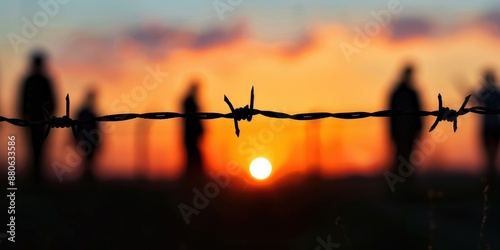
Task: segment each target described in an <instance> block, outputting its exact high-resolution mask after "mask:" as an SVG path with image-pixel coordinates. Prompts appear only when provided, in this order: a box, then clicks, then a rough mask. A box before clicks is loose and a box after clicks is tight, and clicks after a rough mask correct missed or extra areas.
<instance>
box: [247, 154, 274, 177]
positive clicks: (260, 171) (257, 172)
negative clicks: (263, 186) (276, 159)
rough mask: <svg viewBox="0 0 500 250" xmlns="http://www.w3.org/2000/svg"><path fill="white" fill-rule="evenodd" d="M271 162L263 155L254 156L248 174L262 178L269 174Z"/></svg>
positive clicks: (271, 168)
mask: <svg viewBox="0 0 500 250" xmlns="http://www.w3.org/2000/svg"><path fill="white" fill-rule="evenodd" d="M272 170H273V167H272V166H271V162H269V160H267V159H266V158H264V157H259V158H255V159H254V160H253V161H252V163H250V174H251V175H252V176H253V177H254V178H255V179H257V180H264V179H266V178H267V177H269V175H270V174H271V171H272Z"/></svg>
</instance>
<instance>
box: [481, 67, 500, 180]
mask: <svg viewBox="0 0 500 250" xmlns="http://www.w3.org/2000/svg"><path fill="white" fill-rule="evenodd" d="M495 84H496V79H495V75H494V73H493V72H492V71H490V70H488V71H486V73H485V75H484V84H483V87H482V88H481V89H480V90H479V93H478V94H477V95H476V99H477V100H478V101H479V102H480V104H481V105H482V106H483V107H485V108H488V109H500V92H499V90H498V88H497V86H495ZM481 137H482V143H483V146H484V149H485V151H486V160H487V177H488V178H490V180H494V178H495V163H496V160H497V153H498V145H499V142H500V117H499V116H498V115H484V116H482V125H481Z"/></svg>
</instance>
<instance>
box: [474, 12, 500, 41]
mask: <svg viewBox="0 0 500 250" xmlns="http://www.w3.org/2000/svg"><path fill="white" fill-rule="evenodd" d="M478 23H479V24H480V25H481V26H483V27H484V28H486V29H487V30H488V31H490V32H491V34H492V35H495V36H500V11H499V10H496V11H489V12H486V13H484V14H482V15H481V16H480V17H479V18H478Z"/></svg>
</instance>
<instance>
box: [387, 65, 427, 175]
mask: <svg viewBox="0 0 500 250" xmlns="http://www.w3.org/2000/svg"><path fill="white" fill-rule="evenodd" d="M413 71H414V69H413V66H412V65H407V66H406V67H405V68H404V70H403V72H402V75H401V79H400V80H399V82H398V83H397V84H396V87H395V89H394V90H393V92H392V95H391V99H390V109H392V110H408V111H412V110H420V100H419V97H418V94H417V92H416V91H415V89H414V88H413V85H414V83H413V81H414V80H413ZM421 129H422V120H421V118H420V117H419V116H393V117H391V119H390V130H391V139H392V141H393V143H394V146H395V148H396V152H395V153H396V155H395V157H394V159H395V163H394V165H393V168H394V169H393V171H394V172H393V173H398V169H397V167H398V164H399V162H398V161H399V160H400V159H398V158H399V157H403V159H405V160H406V161H408V162H410V154H411V152H412V150H413V144H414V141H415V139H417V137H418V135H419V133H420V131H421Z"/></svg>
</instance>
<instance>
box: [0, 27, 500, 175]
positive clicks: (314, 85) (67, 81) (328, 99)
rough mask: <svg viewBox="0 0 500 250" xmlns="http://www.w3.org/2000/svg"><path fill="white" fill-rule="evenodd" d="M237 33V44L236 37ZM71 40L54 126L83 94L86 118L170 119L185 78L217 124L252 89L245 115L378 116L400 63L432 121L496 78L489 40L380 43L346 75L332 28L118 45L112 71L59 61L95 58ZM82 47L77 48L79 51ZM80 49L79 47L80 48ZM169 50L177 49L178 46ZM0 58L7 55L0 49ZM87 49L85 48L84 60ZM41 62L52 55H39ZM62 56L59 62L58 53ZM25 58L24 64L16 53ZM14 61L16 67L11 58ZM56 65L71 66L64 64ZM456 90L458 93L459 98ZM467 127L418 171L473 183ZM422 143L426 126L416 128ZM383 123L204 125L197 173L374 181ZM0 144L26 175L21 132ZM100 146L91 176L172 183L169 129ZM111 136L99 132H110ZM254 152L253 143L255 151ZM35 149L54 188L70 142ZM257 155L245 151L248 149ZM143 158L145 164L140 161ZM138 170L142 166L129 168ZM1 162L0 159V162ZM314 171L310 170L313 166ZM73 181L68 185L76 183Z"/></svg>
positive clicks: (6, 84)
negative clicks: (254, 171) (310, 174)
mask: <svg viewBox="0 0 500 250" xmlns="http://www.w3.org/2000/svg"><path fill="white" fill-rule="evenodd" d="M242 25H243V28H241V29H243V31H242V33H245V27H244V24H242ZM90 37H91V38H85V35H83V38H78V37H76V38H74V39H72V41H73V42H68V43H67V45H66V47H64V49H60V50H59V51H58V52H55V53H54V54H55V56H54V57H53V60H52V61H51V65H50V68H51V72H52V73H53V76H54V79H55V82H56V84H57V86H56V93H57V95H56V96H57V98H58V101H59V104H60V106H59V107H58V109H57V112H56V114H57V115H58V116H62V115H63V114H64V97H65V95H66V93H69V95H70V97H71V103H72V105H71V108H72V110H71V111H72V115H73V117H74V116H75V112H76V111H77V108H78V107H79V105H80V103H82V100H83V97H84V94H85V91H86V90H87V89H89V88H90V87H91V86H94V87H95V88H96V89H97V90H98V95H97V98H98V103H97V104H98V113H99V114H101V115H103V114H111V113H121V112H123V111H126V110H128V111H126V112H136V113H142V112H148V111H180V102H181V100H182V97H183V95H184V93H185V91H186V88H187V86H188V85H187V83H188V81H189V79H190V78H191V76H192V75H201V76H202V77H203V82H202V87H201V96H200V103H201V109H202V111H213V112H229V108H228V107H227V105H226V104H225V103H224V101H223V96H224V95H227V96H228V98H229V99H230V100H231V101H232V103H233V105H235V107H241V106H244V105H246V104H248V103H249V96H250V89H251V87H252V86H254V87H255V108H257V109H261V110H277V111H284V112H287V113H301V112H312V111H329V112H343V111H375V110H381V109H385V108H387V100H388V96H389V93H390V90H391V88H392V86H393V84H394V82H395V81H396V80H397V77H398V76H399V71H400V70H401V68H402V67H403V63H404V62H406V61H407V60H412V61H413V62H414V63H415V65H416V82H417V84H416V87H417V88H418V90H419V91H420V94H421V100H422V103H423V108H424V109H425V110H435V109H436V108H437V95H438V93H441V94H442V95H443V100H444V104H445V106H449V107H451V108H458V107H459V106H460V104H461V102H462V101H463V98H464V97H465V95H467V94H470V92H471V90H473V89H474V88H475V87H477V86H478V83H479V81H480V80H481V75H482V73H483V70H484V69H485V68H486V67H491V68H493V69H494V70H495V71H496V72H500V67H499V66H500V59H498V55H499V54H500V46H499V45H500V40H499V39H498V38H496V37H494V36H492V35H491V34H489V33H488V31H487V30H486V29H484V30H483V29H480V28H477V27H474V28H467V29H463V30H461V31H460V32H455V33H452V34H447V35H444V36H440V37H426V36H415V37H411V38H406V39H402V40H397V39H391V38H390V37H389V36H388V34H387V33H386V32H385V31H384V30H382V32H381V33H380V34H379V35H378V36H376V37H373V38H371V41H370V43H369V44H368V46H366V47H365V48H362V49H361V52H360V53H359V54H353V55H352V57H351V62H350V63H349V62H348V60H347V59H346V57H345V56H344V54H343V52H342V51H341V50H340V49H339V44H341V43H343V42H345V43H350V44H353V39H354V34H353V32H352V30H351V29H350V28H348V27H344V26H340V25H325V26H317V27H315V28H314V29H311V30H309V31H308V36H307V38H308V40H307V41H305V42H303V43H299V44H293V43H290V44H287V43H273V44H270V43H265V42H261V41H260V42H259V41H258V40H255V39H252V38H251V37H249V36H246V35H238V36H236V37H235V38H233V39H231V40H229V41H228V42H225V43H221V44H215V45H212V46H207V47H203V48H196V49H193V48H178V49H173V50H171V51H170V52H169V53H168V55H165V56H157V57H150V56H146V55H144V48H142V47H141V46H142V45H140V44H137V43H136V42H135V41H133V40H127V39H118V40H116V42H114V43H113V44H114V45H113V49H114V51H108V50H106V51H103V52H102V53H104V55H110V54H111V55H113V56H114V58H115V60H114V61H113V60H111V61H109V62H106V61H100V60H96V61H92V60H91V61H90V62H91V63H83V64H78V63H74V61H71V58H70V59H68V60H63V59H64V57H65V54H64V53H70V52H71V51H75V53H78V52H77V51H76V50H78V46H79V45H81V44H83V43H84V42H85V43H86V44H87V46H88V44H94V43H95V44H94V45H92V46H94V47H93V48H94V49H95V50H96V51H100V50H103V48H102V47H100V46H101V44H100V40H99V39H96V41H94V40H92V36H90ZM79 39H82V40H79ZM85 39H91V40H85ZM179 39H181V38H179ZM1 46H2V50H3V51H9V50H10V45H9V44H5V43H4V44H2V45H1ZM87 49H88V48H87ZM49 51H51V52H52V51H53V50H51V49H50V48H49ZM60 51H63V52H64V53H62V55H61V53H59V52H60ZM25 54H26V53H25ZM23 56H24V55H23ZM19 57H20V56H16V55H14V54H13V53H12V52H7V53H6V54H4V55H3V56H2V57H0V59H1V61H0V66H1V68H0V70H1V71H0V80H1V83H0V84H1V89H2V91H1V94H2V102H1V106H0V112H1V114H2V115H3V116H7V117H17V116H18V115H17V114H16V112H15V109H14V107H15V105H16V103H17V101H18V100H17V98H16V97H15V96H16V94H17V93H18V85H17V83H18V81H19V78H20V76H21V75H22V73H23V72H24V70H25V67H26V65H25V64H26V62H25V60H24V58H19ZM67 57H71V55H68V56H67ZM148 67H149V68H151V69H159V71H161V72H168V75H165V76H163V77H161V82H160V83H159V84H157V86H155V87H153V88H152V89H151V90H146V91H145V92H141V93H146V95H147V96H145V97H144V98H138V99H137V98H136V100H135V101H134V102H133V103H134V105H132V106H131V105H127V104H126V103H125V102H124V101H122V99H121V96H122V95H133V93H136V94H137V93H139V92H134V91H138V88H142V87H141V86H142V84H143V81H144V78H145V77H146V76H148V70H147V68H148ZM457 86H467V88H468V89H459V88H458V87H457ZM478 118H479V116H477V115H472V114H471V115H467V116H465V117H464V118H463V119H462V120H460V122H459V129H458V131H457V132H456V133H453V129H452V124H451V123H446V122H444V123H441V124H439V126H438V129H440V132H439V133H443V137H445V138H446V139H445V141H444V142H442V143H436V145H435V150H433V152H432V153H431V154H429V155H428V156H427V157H425V160H424V161H423V163H422V166H419V169H421V170H422V171H429V170H430V167H431V166H435V165H439V166H440V167H441V169H442V170H457V171H465V172H477V171H479V170H481V169H482V165H483V160H482V151H481V148H480V144H479V142H478V137H477V135H478V134H479V130H478V124H479V119H478ZM424 121H425V123H424V124H425V127H424V132H423V138H430V137H429V136H430V134H429V133H427V132H426V131H427V130H428V128H429V127H430V125H431V124H432V122H433V118H425V120H424ZM387 122H388V121H387V120H386V119H381V118H368V119H362V120H338V119H325V120H320V121H315V122H313V121H292V120H272V119H269V118H265V117H261V116H257V117H254V120H252V122H251V123H248V122H246V121H242V122H240V129H241V134H240V137H239V138H237V137H236V136H235V134H234V127H233V121H232V120H230V119H219V120H207V121H204V125H205V129H206V132H207V133H206V134H205V136H204V138H203V153H204V157H205V159H206V165H207V168H208V169H209V170H215V171H222V170H224V169H225V167H226V165H227V164H229V163H231V162H235V163H237V164H239V165H240V166H241V167H242V168H244V172H243V174H248V165H249V163H250V161H251V160H252V159H253V158H254V157H258V156H263V157H267V158H268V159H269V160H270V161H271V162H272V164H273V167H274V172H273V173H272V175H271V178H273V176H277V175H281V174H286V173H290V172H307V171H312V169H314V170H318V171H320V172H321V173H323V174H324V175H326V176H331V177H338V176H348V175H353V174H356V175H358V174H361V175H374V174H380V173H381V172H382V171H384V170H385V169H386V168H387V166H388V164H389V162H390V157H391V156H390V154H391V152H392V151H391V145H390V143H389V138H388V134H387V127H386V125H387ZM137 124H147V125H148V126H150V132H149V134H145V135H141V136H142V138H141V139H140V140H145V138H144V137H147V140H149V144H148V145H149V149H150V152H149V154H148V155H138V154H139V153H138V150H137V148H136V146H135V145H136V144H137V143H136V142H137V136H136V132H135V131H136V126H137ZM0 126H1V129H0V138H2V139H1V143H5V144H4V145H6V141H7V135H16V136H17V137H18V150H17V153H18V165H19V166H20V167H22V166H23V165H25V164H26V163H27V158H26V157H27V156H28V151H27V149H26V148H25V147H24V145H26V142H25V141H24V137H23V133H22V130H21V129H19V128H16V127H14V126H12V125H10V124H6V123H2V124H0ZM106 126H107V127H106V130H109V131H110V132H106V133H105V134H104V142H103V144H102V147H101V151H100V152H99V153H98V155H97V158H98V159H97V162H98V166H99V168H98V172H99V175H100V176H101V177H102V178H122V177H130V176H134V175H135V174H136V173H137V164H140V163H138V162H146V165H148V166H147V168H146V167H145V166H142V167H143V169H142V171H146V172H147V174H148V176H150V178H153V179H154V178H176V177H177V176H179V175H180V174H181V173H182V171H183V170H182V165H183V161H184V160H183V156H184V152H183V148H182V146H181V145H182V144H181V141H182V138H181V137H180V135H181V134H182V133H181V120H180V119H173V120H163V121H157V120H154V121H147V122H144V121H140V120H130V121H125V122H120V123H112V124H111V125H110V124H106ZM110 126H111V127H110ZM255 141H257V143H255ZM47 144H48V145H50V147H49V148H50V152H49V156H48V162H47V169H46V170H47V176H49V177H50V178H55V175H54V172H53V170H52V169H51V167H50V165H51V163H53V162H59V163H61V164H64V163H65V161H66V159H65V158H66V157H67V156H68V153H67V149H68V148H74V143H73V141H72V138H71V137H70V130H67V129H53V130H52V131H51V134H50V135H49V139H48V141H47ZM256 144H258V145H257V146H255V145H256ZM144 157H147V158H146V159H144ZM141 159H142V160H141ZM0 160H2V161H4V160H5V155H1V156H0ZM316 165H319V166H320V167H319V169H317V168H314V166H316ZM79 173H80V172H79V170H78V169H75V171H73V172H72V173H71V174H68V178H69V179H71V178H76V177H77V176H78V175H79Z"/></svg>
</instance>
